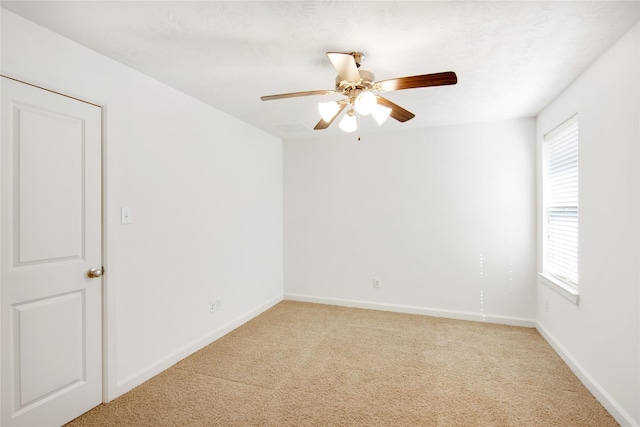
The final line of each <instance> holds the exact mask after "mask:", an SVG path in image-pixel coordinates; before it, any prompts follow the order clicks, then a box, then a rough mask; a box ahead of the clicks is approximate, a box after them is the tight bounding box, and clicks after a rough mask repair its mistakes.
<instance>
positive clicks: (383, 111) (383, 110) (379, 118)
mask: <svg viewBox="0 0 640 427" xmlns="http://www.w3.org/2000/svg"><path fill="white" fill-rule="evenodd" d="M389 114H391V108H389V107H385V106H384V105H380V104H376V106H375V107H374V108H373V111H371V115H372V116H373V118H374V119H376V122H377V123H378V126H380V125H381V124H383V123H384V122H385V121H386V120H387V118H388V117H389Z"/></svg>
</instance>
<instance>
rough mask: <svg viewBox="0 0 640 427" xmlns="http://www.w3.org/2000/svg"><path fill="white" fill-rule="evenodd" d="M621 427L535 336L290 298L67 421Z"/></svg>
mask: <svg viewBox="0 0 640 427" xmlns="http://www.w3.org/2000/svg"><path fill="white" fill-rule="evenodd" d="M616 425H618V424H617V423H616V422H615V420H614V419H613V418H612V417H611V416H610V415H609V413H608V412H607V411H606V410H605V409H604V408H603V407H602V405H600V403H598V401H597V400H596V399H595V398H594V397H593V395H591V394H590V393H589V391H587V389H586V388H585V387H584V386H583V385H582V384H581V383H580V381H579V380H578V379H577V378H576V377H575V375H573V373H572V372H571V371H570V370H569V368H568V367H567V366H566V365H565V364H564V363H563V362H562V360H561V359H560V358H559V357H558V355H556V353H555V352H554V351H553V350H552V349H551V347H549V345H548V344H547V343H546V342H545V340H544V339H543V338H542V337H541V336H540V335H539V334H538V332H537V331H536V330H535V329H530V328H519V327H511V326H502V325H493V324H487V323H478V322H466V321H459V320H450V319H442V318H434V317H427V316H418V315H407V314H398V313H389V312H381V311H373V310H360V309H352V308H344V307H334V306H326V305H318V304H306V303H299V302H292V301H284V302H282V303H280V304H278V305H276V306H275V307H273V308H272V309H270V310H268V311H267V312H265V313H263V314H262V315H260V316H258V317H256V318H255V319H253V320H252V321H250V322H248V323H246V324H245V325H243V326H242V327H240V328H238V329H236V330H235V331H233V332H231V333H230V334H228V335H227V336H225V337H223V338H221V339H220V340H218V341H216V342H214V343H213V344H211V345H209V346H207V347H205V348H204V349H203V350H201V351H199V352H197V353H195V354H193V355H192V356H190V357H188V358H187V359H185V360H183V361H181V362H180V363H178V364H176V365H175V366H173V367H171V368H170V369H168V370H167V371H165V372H163V373H161V374H160V375H158V376H157V377H155V378H152V379H151V380H149V381H147V382H146V383H144V384H142V385H140V386H139V387H137V388H135V389H134V390H132V391H131V392H129V393H127V394H125V395H123V396H121V397H120V398H118V399H116V400H114V401H113V402H111V403H109V404H106V405H101V406H99V407H97V408H95V409H94V410H92V411H90V412H88V413H87V414H85V415H83V416H82V417H80V418H78V419H76V420H74V421H73V422H71V423H69V424H68V426H69V427H80V426H92V427H96V426H149V427H151V426H153V427H158V426H465V427H466V426H597V427H604V426H616Z"/></svg>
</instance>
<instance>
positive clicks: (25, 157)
mask: <svg viewBox="0 0 640 427" xmlns="http://www.w3.org/2000/svg"><path fill="white" fill-rule="evenodd" d="M14 112H15V114H16V115H17V119H18V123H19V126H20V127H19V129H18V131H19V132H20V138H19V139H18V140H17V141H16V142H18V144H17V146H15V147H14V149H15V153H16V154H17V155H18V163H17V164H18V168H17V170H16V171H14V179H15V181H14V187H16V188H14V194H16V195H19V197H20V200H19V202H18V203H16V207H17V208H18V211H17V212H16V216H17V221H16V222H15V224H14V225H15V226H16V227H18V228H17V230H15V231H16V232H17V233H16V236H17V239H16V242H17V243H18V253H19V258H18V260H17V261H18V263H27V262H38V261H39V262H42V261H52V260H58V259H70V258H83V256H82V255H83V254H82V240H83V239H82V238H83V236H82V234H83V233H82V223H83V221H82V220H83V218H82V217H83V206H82V203H83V197H82V186H83V184H84V182H83V181H84V179H83V170H84V168H83V166H84V165H83V162H84V159H83V151H84V150H83V148H84V147H83V146H84V143H85V141H84V138H83V129H82V128H83V126H82V125H83V121H82V120H81V119H80V118H77V117H69V116H66V115H61V114H55V113H53V112H49V111H46V110H43V109H36V108H33V107H29V106H26V105H20V104H14ZM52 140H58V141H61V143H58V144H52V143H51V141H52ZM43 176H46V177H47V179H42V177H43ZM60 201H64V203H60Z"/></svg>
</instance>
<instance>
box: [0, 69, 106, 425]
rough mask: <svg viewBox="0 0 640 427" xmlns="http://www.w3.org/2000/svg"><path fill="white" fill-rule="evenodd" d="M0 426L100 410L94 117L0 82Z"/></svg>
mask: <svg viewBox="0 0 640 427" xmlns="http://www.w3.org/2000/svg"><path fill="white" fill-rule="evenodd" d="M1 84H2V86H1V91H2V135H1V138H2V141H1V144H0V189H1V197H0V209H1V213H2V217H1V220H0V222H1V223H0V237H1V241H2V243H1V244H0V253H1V255H2V256H1V257H0V258H1V261H0V274H1V275H0V277H1V279H2V282H1V284H0V291H1V292H0V307H1V334H2V341H1V351H0V365H1V370H0V380H1V381H0V382H1V384H2V385H1V388H2V394H1V396H2V397H1V399H0V400H1V404H0V411H1V418H0V424H1V425H2V426H29V425H35V426H60V425H62V424H64V423H66V422H68V421H70V420H72V419H73V418H75V417H77V416H79V415H81V414H82V413H84V412H86V411H88V410H89V409H91V408H92V407H94V406H96V405H98V404H100V402H101V401H102V348H101V345H102V335H101V331H102V279H101V278H89V277H88V276H87V271H88V270H89V269H91V268H100V266H101V265H102V241H101V239H102V231H101V230H102V215H101V212H102V206H101V201H102V192H101V164H102V162H101V150H102V149H101V109H100V108H99V107H96V106H94V105H91V104H87V103H85V102H81V101H78V100H76V99H72V98H69V97H65V96H62V95H59V94H56V93H53V92H49V91H46V90H43V89H39V88H36V87H33V86H29V85H26V84H23V83H19V82H16V81H14V80H11V79H8V78H4V77H3V78H2V79H1Z"/></svg>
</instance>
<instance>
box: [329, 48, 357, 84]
mask: <svg viewBox="0 0 640 427" xmlns="http://www.w3.org/2000/svg"><path fill="white" fill-rule="evenodd" d="M327 56H328V57H329V61H331V63H332V64H333V66H334V68H335V69H336V70H338V74H339V75H340V78H342V80H346V81H348V82H359V81H360V73H359V72H358V67H357V66H356V61H355V59H353V56H352V55H351V54H350V53H341V52H327Z"/></svg>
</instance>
